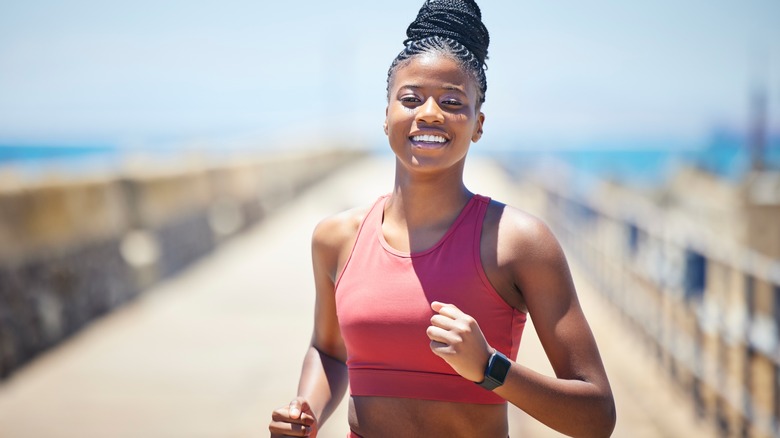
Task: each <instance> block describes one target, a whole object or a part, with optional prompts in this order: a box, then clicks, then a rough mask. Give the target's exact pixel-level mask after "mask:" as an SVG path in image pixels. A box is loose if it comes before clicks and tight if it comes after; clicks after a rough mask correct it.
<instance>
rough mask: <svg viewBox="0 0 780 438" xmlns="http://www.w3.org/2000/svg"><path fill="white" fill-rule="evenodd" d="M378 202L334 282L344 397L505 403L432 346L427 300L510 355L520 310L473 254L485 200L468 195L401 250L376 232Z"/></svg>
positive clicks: (379, 217) (477, 252)
mask: <svg viewBox="0 0 780 438" xmlns="http://www.w3.org/2000/svg"><path fill="white" fill-rule="evenodd" d="M388 197H389V195H386V196H383V197H381V198H379V200H378V201H377V202H376V203H375V204H374V206H373V207H372V208H371V210H370V211H369V212H368V214H367V215H366V217H365V219H364V220H363V223H362V224H361V226H360V229H359V230H358V236H357V240H356V241H355V246H354V248H353V249H352V254H351V255H350V257H349V259H348V260H347V263H346V266H345V267H344V270H343V271H342V273H341V275H340V277H339V279H338V280H337V282H336V312H337V314H338V319H339V326H340V327H341V334H342V336H343V337H344V342H345V343H346V347H347V366H348V369H349V385H350V393H351V394H352V395H354V396H380V397H404V398H416V399H425V400H440V401H449V402H464V403H480V404H501V403H505V400H504V399H503V398H501V397H499V396H498V395H496V394H494V393H493V392H491V391H488V390H486V389H483V388H481V387H479V386H478V385H476V384H474V383H473V382H471V381H469V380H468V379H465V378H463V377H461V376H460V375H458V374H457V373H456V372H455V371H454V370H453V369H452V368H451V367H450V366H449V365H448V364H447V362H445V361H444V359H442V358H440V357H438V356H436V355H435V354H434V353H433V352H432V351H431V349H430V346H429V345H430V339H429V338H428V336H427V334H426V329H427V328H428V326H429V325H430V319H431V316H433V314H434V312H433V310H431V302H433V301H440V302H443V303H451V304H454V305H456V306H457V307H458V308H459V309H461V310H462V311H464V312H465V313H467V314H469V315H471V316H472V317H474V318H475V319H476V320H477V322H478V323H479V327H480V329H481V330H482V332H483V333H484V335H485V338H486V339H487V341H488V343H489V344H490V345H491V346H492V347H493V348H495V349H497V350H499V351H501V352H502V353H504V354H505V355H507V356H508V357H510V358H512V359H515V358H516V357H517V349H518V347H519V345H520V336H521V335H522V332H523V327H524V326H525V320H526V315H525V313H523V312H520V311H518V310H516V309H514V308H513V307H511V306H509V305H508V304H507V303H506V302H505V301H504V300H503V299H502V298H501V297H500V296H499V295H498V293H497V292H496V290H495V289H494V288H493V286H492V285H491V284H490V282H489V281H488V278H487V276H486V275H485V271H484V270H483V268H482V262H481V259H480V237H481V234H482V221H483V219H484V217H485V212H486V211H487V206H488V204H489V202H490V198H486V197H484V196H480V195H474V196H473V197H472V198H471V199H470V200H469V202H468V203H467V204H466V206H465V207H464V208H463V211H461V213H460V214H459V215H458V217H457V219H456V220H455V222H454V223H453V224H452V226H451V227H450V229H449V230H447V232H446V234H445V235H444V236H443V237H442V238H441V240H439V242H438V243H436V244H435V245H434V246H433V247H431V248H430V249H427V250H425V251H422V252H417V253H412V254H409V253H403V252H401V251H397V250H395V249H393V248H392V247H390V245H388V243H387V242H386V241H385V238H384V235H383V233H382V220H383V216H384V206H385V202H386V201H387V199H388Z"/></svg>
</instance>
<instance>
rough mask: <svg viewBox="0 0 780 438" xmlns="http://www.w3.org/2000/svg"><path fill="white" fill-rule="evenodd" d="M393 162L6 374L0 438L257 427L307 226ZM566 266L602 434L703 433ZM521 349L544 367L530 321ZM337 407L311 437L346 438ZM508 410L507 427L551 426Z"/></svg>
mask: <svg viewBox="0 0 780 438" xmlns="http://www.w3.org/2000/svg"><path fill="white" fill-rule="evenodd" d="M472 158H473V157H472ZM392 166H393V163H392V160H391V159H389V158H387V157H385V158H370V159H367V160H365V161H362V162H360V163H358V164H356V165H354V166H351V167H350V168H348V169H345V170H344V171H342V172H340V173H339V174H338V175H334V176H332V177H331V178H329V179H328V180H327V181H325V182H323V183H321V184H318V185H317V186H316V187H314V188H312V189H311V190H309V191H308V192H306V193H305V194H304V195H302V196H301V197H300V198H298V199H296V200H295V201H294V202H292V203H290V204H288V205H287V206H286V207H284V208H283V209H281V210H280V211H278V212H277V213H276V214H274V215H273V216H272V217H270V218H268V219H267V220H266V221H264V222H263V223H261V224H259V225H258V226H256V227H255V228H254V229H253V230H251V231H250V232H248V233H246V234H244V235H242V236H240V237H239V238H237V239H234V240H233V241H231V242H229V243H227V244H225V245H224V246H222V247H221V248H220V249H219V250H217V251H216V252H214V253H213V254H211V255H210V256H209V257H207V258H205V259H203V260H201V261H199V262H198V263H196V264H195V265H193V266H192V267H191V268H189V269H187V270H186V271H185V272H182V273H181V274H180V275H178V276H177V277H176V278H173V279H171V280H169V281H167V282H165V283H162V284H159V285H158V286H156V287H155V288H153V289H152V290H150V291H148V292H147V293H145V294H144V295H143V296H142V297H140V298H139V299H137V300H136V301H134V302H133V303H130V304H129V305H127V306H125V307H123V308H122V309H120V310H118V311H116V312H114V313H112V314H111V315H109V316H107V317H105V318H103V319H101V320H99V321H97V322H95V323H93V324H92V325H91V326H89V327H88V328H87V329H85V330H83V331H82V332H80V333H79V334H78V335H77V336H75V337H73V338H72V339H71V340H69V341H68V342H66V343H65V344H63V345H61V346H60V347H58V348H56V349H53V350H52V351H50V352H48V353H46V354H44V355H42V356H41V357H39V358H38V359H37V360H35V361H33V362H32V363H31V364H29V365H28V366H26V367H24V368H23V369H21V370H19V371H17V373H16V374H14V375H13V376H12V377H11V378H10V379H8V380H6V381H5V382H3V383H2V384H0V437H2V438H28V437H29V438H49V437H79V438H91V437H101V438H103V437H113V438H122V437H134V438H135V437H145V438H155V437H160V438H163V437H165V438H172V437H182V438H183V437H187V438H194V437H219V438H222V437H265V436H268V433H267V423H268V420H269V419H270V413H271V411H272V410H273V409H274V408H275V407H277V406H279V405H283V404H285V403H287V402H288V401H289V400H290V399H291V398H292V397H293V396H294V395H295V389H296V386H297V379H298V373H299V370H300V364H301V359H302V357H303V353H304V351H305V349H306V346H307V345H308V341H309V336H310V333H311V315H312V312H313V292H312V281H311V273H310V257H309V254H310V250H309V240H310V236H311V231H312V229H313V228H314V226H315V224H316V223H317V222H318V221H319V220H320V219H321V218H323V217H325V216H327V215H329V214H332V213H335V212H338V211H341V210H343V209H346V208H349V207H352V206H357V205H364V204H369V203H371V202H372V201H373V200H375V199H376V197H377V196H378V195H379V194H382V193H385V192H388V191H390V189H391V188H392V181H393V169H392ZM466 180H467V182H468V183H469V186H470V188H471V189H472V190H474V191H477V192H480V193H484V194H488V195H491V196H493V197H494V198H496V199H499V200H503V201H507V202H509V203H512V204H514V205H516V206H518V207H521V208H526V209H528V210H531V211H534V209H535V208H538V202H537V201H538V198H535V196H536V195H535V194H534V192H533V190H531V189H530V188H524V187H517V186H512V185H510V184H509V182H508V181H507V180H506V179H505V178H504V176H503V174H502V173H501V172H500V170H498V168H497V167H495V165H493V164H491V163H490V162H488V161H485V160H482V159H476V158H473V159H472V161H471V162H470V164H469V168H468V169H467V177H466ZM572 268H573V270H574V272H575V276H576V278H575V281H576V282H577V285H578V290H579V293H580V298H581V301H582V303H583V306H584V308H585V311H586V315H587V316H588V318H589V320H590V322H591V324H592V328H593V331H594V333H595V335H596V338H597V340H598V342H599V345H600V347H601V351H602V356H603V358H604V361H605V363H606V367H607V371H608V373H609V376H610V380H611V382H612V386H613V390H614V393H615V397H616V400H617V403H618V426H617V429H616V431H615V434H614V436H616V437H632V438H635V437H640V438H641V437H688V436H696V437H706V436H715V435H714V433H713V432H712V431H711V430H709V429H707V428H705V427H704V426H702V425H701V424H697V423H696V422H695V421H693V414H692V412H693V411H692V408H691V405H690V403H689V402H688V401H687V399H685V398H684V397H683V395H682V394H679V393H678V392H676V391H675V390H674V388H671V387H670V386H669V385H668V384H667V383H666V382H665V380H664V379H663V378H662V376H661V374H660V372H659V370H658V369H656V368H655V366H654V364H653V362H652V359H651V358H650V357H649V356H648V354H647V353H646V352H645V351H644V349H643V348H642V347H641V346H640V345H638V344H637V341H636V340H635V339H634V338H632V337H631V334H630V333H627V332H626V329H625V328H624V327H622V326H620V325H619V322H618V320H617V318H616V316H615V315H613V314H612V313H610V312H611V310H610V309H609V308H608V307H607V306H606V305H605V303H603V302H602V301H601V300H600V298H599V297H598V296H597V295H596V294H595V293H594V292H593V290H592V287H591V285H590V284H588V283H587V282H586V281H585V279H584V277H583V276H581V275H579V272H578V270H577V267H576V266H573V267H572ZM520 360H521V361H523V363H526V364H527V365H528V366H530V367H532V368H535V369H537V370H539V371H541V372H545V373H547V374H552V372H551V371H550V367H549V365H548V364H547V360H546V357H545V356H544V352H543V350H542V348H541V346H540V344H539V341H538V339H536V337H535V335H534V331H533V329H532V326H531V325H530V324H529V326H528V327H527V328H526V333H525V335H524V340H523V344H522V346H521V349H520ZM345 407H346V403H342V406H341V407H340V408H339V410H338V411H337V412H336V413H335V414H334V416H333V417H332V419H331V420H330V422H329V423H328V424H327V425H326V426H325V429H323V431H322V433H321V434H320V435H319V436H320V437H321V438H331V437H337V438H343V437H344V436H345V435H346V432H347V430H348V428H347V425H346V409H345ZM509 409H510V413H511V414H510V420H511V433H512V436H514V437H552V436H559V435H558V434H555V433H554V432H552V431H550V430H549V429H548V428H546V427H545V426H543V425H540V424H539V423H537V422H536V421H535V420H533V419H530V418H528V417H527V416H526V415H525V414H523V413H522V412H521V411H519V410H518V409H516V408H513V407H511V406H510V408H509Z"/></svg>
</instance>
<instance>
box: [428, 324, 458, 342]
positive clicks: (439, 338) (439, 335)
mask: <svg viewBox="0 0 780 438" xmlns="http://www.w3.org/2000/svg"><path fill="white" fill-rule="evenodd" d="M425 334H426V335H428V339H430V340H431V341H436V342H440V343H442V344H445V345H447V346H449V345H452V344H454V343H456V342H460V341H461V338H460V336H458V335H457V334H455V333H453V332H451V331H449V330H445V329H443V328H441V327H436V326H428V329H427V330H425Z"/></svg>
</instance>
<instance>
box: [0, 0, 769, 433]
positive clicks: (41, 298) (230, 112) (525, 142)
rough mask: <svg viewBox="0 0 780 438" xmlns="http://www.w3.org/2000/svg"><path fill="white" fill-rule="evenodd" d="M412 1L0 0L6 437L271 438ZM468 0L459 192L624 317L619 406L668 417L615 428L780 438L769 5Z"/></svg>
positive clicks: (0, 375)
mask: <svg viewBox="0 0 780 438" xmlns="http://www.w3.org/2000/svg"><path fill="white" fill-rule="evenodd" d="M421 3H422V1H421V0H415V1H412V0H398V1H395V2H359V1H353V0H335V1H331V2H317V1H307V0H303V1H300V2H250V1H222V2H216V1H201V0H196V1H186V2H185V1H166V2H152V1H148V0H139V1H136V2H129V3H128V2H125V3H118V2H98V1H95V0H70V1H41V0H31V1H25V2H11V1H7V0H0V379H1V380H0V437H6V436H9V437H22V436H24V437H26V436H36V437H41V436H93V435H94V436H106V435H110V436H125V435H126V436H259V435H263V436H264V432H263V431H264V430H266V423H267V420H266V418H267V412H270V411H269V408H268V406H271V407H273V406H275V405H277V404H284V403H285V401H286V400H287V399H288V398H289V395H288V394H293V393H294V387H295V382H296V381H297V373H298V369H299V365H298V364H299V363H300V357H301V356H302V353H303V351H304V347H305V345H306V342H307V337H308V330H310V321H308V320H307V319H306V318H304V317H308V315H309V314H310V313H309V310H310V309H311V306H312V304H311V293H310V288H311V285H310V284H309V283H308V276H309V273H308V272H309V268H308V263H309V262H308V251H309V249H308V237H309V235H310V233H311V229H312V227H313V226H314V224H316V221H317V220H318V218H321V217H323V215H326V214H331V213H333V212H336V211H339V210H340V209H344V208H348V207H350V206H354V205H356V204H360V203H368V202H371V200H372V199H373V198H372V196H376V195H378V194H380V193H383V192H384V191H388V190H389V189H390V188H391V187H392V157H391V156H390V153H389V151H388V148H387V145H386V139H385V137H384V134H383V132H382V129H381V126H382V122H383V119H384V108H385V105H386V90H385V87H386V75H387V68H388V67H389V65H390V62H391V61H392V59H393V58H394V57H395V55H396V54H397V53H398V52H399V51H400V49H401V48H402V41H403V39H404V38H405V35H404V32H405V30H406V26H407V25H408V24H409V22H411V20H412V19H413V18H414V17H415V15H416V12H417V10H418V9H419V7H420V5H421ZM480 6H481V7H482V10H483V21H484V22H485V23H486V25H487V27H488V29H489V30H490V34H491V46H490V53H489V60H488V66H489V70H488V85H489V86H488V92H487V101H486V103H485V105H484V106H483V111H484V112H485V114H486V122H485V135H484V137H483V138H482V140H481V141H480V142H479V143H477V144H475V145H474V146H473V147H472V155H473V156H474V157H475V158H476V159H478V162H480V163H482V164H480V165H479V166H477V170H475V171H474V173H473V175H474V176H473V184H474V186H476V187H484V188H485V192H486V193H487V194H493V193H503V194H504V196H503V197H501V196H498V195H494V197H496V198H497V199H499V200H503V201H506V202H507V203H510V204H513V205H517V206H519V207H521V208H525V209H528V210H530V211H533V212H534V213H535V214H538V215H539V216H541V217H542V218H544V219H545V220H546V221H547V222H548V223H549V224H550V225H551V226H552V228H553V230H554V231H555V232H556V234H557V235H558V237H559V238H560V239H561V241H562V242H563V244H564V247H565V248H566V251H567V254H568V256H569V258H570V262H571V264H572V268H573V270H574V271H575V274H576V275H577V283H578V286H579V287H580V288H581V289H582V291H581V293H582V294H583V295H584V297H583V302H584V303H586V302H593V303H594V304H592V305H593V306H594V307H593V314H596V315H600V316H601V318H600V319H603V320H605V321H607V322H605V323H604V324H612V325H609V326H604V328H599V327H597V326H598V325H599V324H601V323H600V322H598V323H597V322H594V332H596V333H597V338H598V334H599V330H604V336H605V337H606V338H608V339H609V341H608V342H606V343H607V344H609V345H610V346H611V347H610V346H604V345H602V348H605V349H607V350H609V348H612V350H611V352H610V351H605V352H603V355H604V357H605V363H606V364H607V368H608V372H609V371H610V369H611V367H614V369H615V370H624V371H625V372H619V371H615V373H614V376H615V377H613V374H612V373H610V374H611V376H610V377H611V378H613V380H614V382H613V386H614V387H615V390H616V397H618V395H619V396H620V397H622V398H619V400H618V401H619V408H618V410H619V412H630V410H631V409H635V410H644V411H646V412H656V413H655V414H652V413H650V414H646V415H645V417H641V418H642V419H640V417H639V415H640V414H639V413H637V414H636V415H637V417H632V415H634V414H629V415H628V418H630V419H632V420H631V421H633V422H634V423H632V422H630V421H626V420H619V426H618V429H617V430H616V436H632V437H633V436H701V434H707V435H714V436H757V437H771V436H780V342H779V341H778V339H779V336H780V331H779V330H778V322H779V321H780V4H778V3H777V2H774V1H769V0H746V1H743V2H739V3H736V2H725V1H714V2H713V1H709V2H704V1H700V0H685V1H682V2H681V1H675V2H673V1H669V0H658V1H654V2H618V1H615V0H595V1H591V2H587V3H583V2H575V1H570V0H563V1H558V2H540V1H536V2H531V1H521V2H510V1H490V0H484V1H482V2H481V3H480ZM377 163H381V164H377ZM348 176H349V177H351V178H357V179H352V180H351V182H350V180H349V179H347V177H348ZM495 181H499V182H495ZM300 217H305V220H300V219H299V218H300ZM290 233H292V234H290ZM273 245H278V246H273ZM280 251H281V252H280ZM264 257H266V258H264ZM231 266H232V268H231ZM239 267H241V268H239ZM264 270H268V272H267V273H266V272H265V271H264ZM288 270H289V272H291V273H289V274H288V273H287V272H288ZM282 272H284V273H285V274H281V273H282ZM280 275H285V276H287V278H291V277H294V278H296V281H300V282H301V284H300V286H299V289H300V290H301V291H300V292H294V293H293V292H291V291H289V290H288V289H289V286H288V285H284V284H282V283H280V280H278V279H275V278H274V277H275V276H280ZM296 284H297V283H296ZM589 290H592V292H593V294H592V296H593V298H592V300H590V299H588V298H587V296H589V295H588V294H589ZM280 291H284V292H280ZM188 303H189V304H188ZM228 303H229V304H228ZM296 306H297V307H296ZM599 306H600V307H599ZM287 309H289V310H287ZM599 309H601V310H599ZM586 310H587V308H586ZM208 312H212V313H208ZM214 312H216V314H217V315H219V317H216V316H214V315H215V313H214ZM220 312H221V313H220ZM231 312H238V313H231ZM183 315H184V316H183ZM302 315H303V316H302ZM182 318H184V319H182ZM300 319H306V320H305V321H304V322H301V323H300V324H297V323H296V324H293V323H291V321H299V320H300ZM290 324H292V325H295V326H296V328H295V329H294V330H293V331H292V332H290V333H288V338H287V339H280V336H278V335H279V333H278V330H274V329H275V328H278V327H287V326H288V325H290ZM298 325H301V327H298ZM206 327H207V328H206ZM616 332H619V333H621V334H624V335H625V336H626V337H625V339H622V338H621V339H622V341H618V340H614V339H612V338H609V336H610V334H612V333H616ZM217 333H223V335H224V336H225V337H224V338H223V337H222V336H223V335H217ZM269 333H270V334H274V335H275V336H270V334H269ZM282 338H284V336H282ZM226 339H229V340H230V341H226ZM613 340H614V341H615V342H612V341H613ZM602 342H604V341H602ZM621 342H622V343H621ZM600 344H601V342H600ZM227 345H230V346H232V350H230V352H229V353H227ZM248 345H249V346H250V347H249V348H247V346H248ZM615 346H620V348H622V349H624V350H621V351H618V352H615V351H614V348H616V347H615ZM187 348H189V349H187ZM220 348H223V349H224V351H223V350H220ZM216 350H218V351H220V352H222V353H224V354H223V355H220V354H216V353H214V351H216ZM248 350H251V352H250V351H248ZM194 351H198V354H196V353H194ZM621 352H623V353H624V354H621ZM537 353H538V354H539V355H541V357H542V359H544V357H543V352H542V351H541V350H538V351H537ZM529 354H530V353H529ZM280 355H281V356H280ZM626 357H628V359H626ZM139 358H140V359H139ZM613 359H614V360H615V362H611V361H612V360H613ZM282 362H284V365H283V366H280V365H279V364H280V363H282ZM288 362H289V363H288ZM542 362H543V361H542ZM203 363H207V364H208V365H198V364H203ZM238 363H240V364H242V365H240V367H239V368H238V369H237V368H236V364H238ZM290 363H292V364H293V365H290ZM648 364H649V365H648ZM540 366H543V365H540ZM647 366H650V367H651V369H649V370H648V371H647V372H648V373H651V374H642V373H640V372H639V371H638V370H645V368H643V367H647ZM279 368H281V369H283V370H284V372H283V373H282V375H281V376H280V375H278V374H277V371H278V370H279ZM632 370H633V371H632ZM228 374H229V375H230V376H232V377H230V378H227V377H224V376H225V375H228ZM130 376H133V377H130ZM215 376H223V377H215ZM222 378H224V379H227V380H220V379H222ZM209 379H212V380H209ZM231 379H232V380H231ZM632 379H633V380H632ZM643 381H645V382H643ZM647 381H650V382H651V384H650V385H649V386H648V383H647ZM119 382H122V383H119ZM204 382H205V383H204ZM207 382H219V383H213V384H212V385H211V386H209V384H208V383H207ZM196 388H197V390H196ZM226 388H227V389H226ZM627 388H628V389H627ZM629 389H630V390H629ZM166 391H168V392H166ZM621 391H622V392H621ZM647 391H656V392H659V393H663V394H666V395H658V397H661V398H655V399H654V400H656V402H653V403H655V404H653V403H651V402H647V403H650V404H647V403H645V404H642V403H640V402H638V401H637V400H638V399H642V398H644V397H645V396H646V392H647ZM171 394H176V395H175V396H174V395H171ZM204 394H208V395H205V396H204ZM199 397H203V398H204V399H207V400H209V401H208V402H205V401H204V402H203V403H201V402H200V401H199V400H200V398H199ZM648 397H649V396H648ZM663 397H669V398H663ZM269 400H270V401H269ZM218 401H219V403H218ZM664 401H665V402H664ZM672 402H673V403H674V405H672V404H670V403H672ZM220 403H221V404H220ZM665 403H666V404H665ZM632 405H634V406H635V407H634V408H632V407H631V406H632ZM176 406H179V407H180V409H178V410H177V409H176V408H175V407H176ZM654 406H655V408H653V407H654ZM639 408H641V409H639ZM656 408H657V411H653V409H656ZM621 409H623V410H622V411H621ZM206 412H211V413H212V415H214V416H216V417H218V418H219V419H220V420H219V421H216V420H215V421H214V422H212V423H210V422H209V420H207V419H208V418H211V417H209V416H208V414H206ZM236 412H239V413H240V414H236ZM677 416H682V417H685V418H687V419H688V420H686V419H681V420H679V424H680V426H679V428H677V426H676V425H678V422H677V420H675V421H671V420H670V418H677ZM41 417H46V418H50V419H51V421H48V422H41V421H39V419H40V418H41ZM99 418H100V419H99ZM624 418H625V417H624ZM101 419H102V420H101ZM108 419H111V421H109V420H108ZM530 421H532V420H527V419H525V420H522V419H521V420H518V424H529V422H530ZM334 422H335V420H334ZM523 422H525V423H523ZM342 423H343V421H342ZM664 423H666V424H664ZM112 425H113V426H112ZM117 425H121V427H120V426H117ZM237 425H238V426H237ZM691 425H692V426H691ZM518 427H519V429H517V430H518V434H519V433H520V432H522V433H524V434H525V435H524V436H547V435H545V434H547V433H549V432H547V431H543V430H536V429H529V428H528V427H530V426H528V427H525V426H523V427H521V426H518ZM524 427H525V428H524ZM686 427H695V428H699V429H695V430H696V432H695V433H693V432H690V431H691V430H694V429H686ZM117 428H118V429H117ZM702 430H703V431H704V432H702ZM63 431H64V432H63ZM120 432H121V433H120ZM333 433H334V435H333V436H343V433H341V431H340V429H334V432H333ZM513 434H514V432H513ZM643 434H644V435H643ZM328 436H329V435H328Z"/></svg>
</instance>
